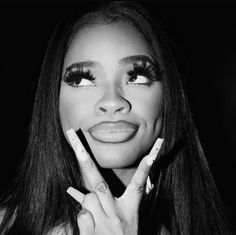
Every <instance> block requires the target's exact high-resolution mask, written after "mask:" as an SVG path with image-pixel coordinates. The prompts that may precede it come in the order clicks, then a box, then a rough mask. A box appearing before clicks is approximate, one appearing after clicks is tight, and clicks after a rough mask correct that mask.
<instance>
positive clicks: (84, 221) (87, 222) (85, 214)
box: [77, 209, 95, 235]
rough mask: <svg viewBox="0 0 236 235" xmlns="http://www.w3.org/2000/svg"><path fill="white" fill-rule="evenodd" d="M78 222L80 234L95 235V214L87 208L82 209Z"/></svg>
mask: <svg viewBox="0 0 236 235" xmlns="http://www.w3.org/2000/svg"><path fill="white" fill-rule="evenodd" d="M77 223H78V227H79V231H80V235H93V234H94V229H95V222H94V219H93V215H92V214H91V212H89V211H88V210H86V209H82V210H81V211H80V213H79V214H78V217H77Z"/></svg>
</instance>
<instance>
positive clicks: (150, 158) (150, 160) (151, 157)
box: [146, 153, 157, 166]
mask: <svg viewBox="0 0 236 235" xmlns="http://www.w3.org/2000/svg"><path fill="white" fill-rule="evenodd" d="M156 157H157V154H155V153H154V154H149V155H148V156H147V159H146V163H147V165H148V166H151V165H152V164H153V163H154V161H155V160H156Z"/></svg>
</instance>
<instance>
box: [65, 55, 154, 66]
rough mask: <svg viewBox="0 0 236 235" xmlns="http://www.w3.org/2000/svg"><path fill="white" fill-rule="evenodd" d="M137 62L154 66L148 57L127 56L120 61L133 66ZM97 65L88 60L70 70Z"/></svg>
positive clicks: (97, 63)
mask: <svg viewBox="0 0 236 235" xmlns="http://www.w3.org/2000/svg"><path fill="white" fill-rule="evenodd" d="M135 62H149V63H150V64H154V61H153V59H152V58H151V57H149V56H147V55H133V56H127V57H124V58H122V59H121V60H119V64H123V65H127V64H132V63H135ZM96 65H99V62H97V61H93V60H88V61H81V62H76V63H73V64H71V65H70V66H68V68H73V67H95V66H96Z"/></svg>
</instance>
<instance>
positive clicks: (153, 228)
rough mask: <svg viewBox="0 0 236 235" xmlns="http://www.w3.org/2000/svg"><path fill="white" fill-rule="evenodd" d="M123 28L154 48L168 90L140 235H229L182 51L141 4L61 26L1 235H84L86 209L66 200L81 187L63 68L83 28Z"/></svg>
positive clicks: (118, 5) (116, 5)
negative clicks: (63, 109) (62, 110)
mask: <svg viewBox="0 0 236 235" xmlns="http://www.w3.org/2000/svg"><path fill="white" fill-rule="evenodd" d="M119 21H124V22H127V23H130V24H132V25H133V26H134V27H135V28H136V29H137V30H138V31H139V32H140V33H141V34H142V35H143V36H144V38H145V40H146V41H147V43H148V44H149V45H150V48H151V49H152V51H153V55H154V59H155V60H156V62H157V65H158V66H159V70H160V74H161V76H162V83H163V90H164V110H163V121H164V122H163V129H162V132H163V133H162V135H163V137H164V139H165V141H164V146H163V148H162V151H161V153H160V159H159V160H158V162H157V163H154V165H153V167H152V169H151V172H150V176H151V180H152V183H153V184H154V188H153V190H152V191H151V192H150V193H149V194H148V195H145V196H144V197H143V200H142V202H141V206H140V219H139V223H140V225H139V234H160V231H161V228H162V226H165V227H166V228H167V229H168V230H169V231H170V233H171V234H173V235H175V234H198V235H199V234H212V235H213V234H214V235H220V234H222V235H223V234H224V235H225V234H230V233H229V231H230V230H229V228H228V225H227V222H226V219H225V218H226V216H225V212H224V206H223V204H222V202H221V199H220V197H219V194H218V192H217V189H216V186H215V183H214V180H213V178H212V175H211V173H210V170H209V167H208V164H207V162H206V158H205V156H204V152H203V149H202V147H201V143H200V141H199V137H198V133H197V130H196V127H195V125H194V121H193V117H192V115H191V110H190V107H189V104H188V100H187V97H186V93H185V92H184V86H183V82H182V78H181V76H180V73H179V71H178V68H177V66H176V62H175V57H174V55H173V51H174V50H175V49H174V47H175V46H174V44H173V43H172V42H171V41H170V39H169V38H168V36H167V35H166V33H165V32H164V30H163V29H162V26H161V24H160V23H159V22H158V20H157V19H155V18H151V16H150V15H149V14H148V12H147V11H146V10H145V9H144V8H143V7H142V6H141V5H140V4H137V3H134V2H124V1H114V2H111V3H109V4H107V5H105V6H102V7H100V8H99V9H97V10H94V11H92V12H89V13H87V14H85V15H84V16H82V17H80V18H79V19H78V16H76V18H73V17H71V18H67V19H66V20H62V21H61V22H60V23H59V24H58V25H57V27H56V29H55V31H54V33H53V35H52V37H51V40H50V42H49V45H48V48H47V52H46V55H45V58H44V62H43V65H42V71H41V74H40V78H39V82H38V87H37V92H36V96H35V104H34V109H33V115H32V120H31V125H30V128H29V140H28V147H27V149H26V153H25V157H24V159H23V162H22V164H21V166H20V169H19V173H18V176H17V177H16V182H15V184H14V187H13V188H11V190H10V191H9V193H8V194H7V195H6V197H5V198H4V200H3V201H2V203H1V207H2V208H6V213H5V216H4V219H3V221H2V224H1V226H0V233H1V234H2V233H4V234H24V235H26V234H34V235H39V234H45V233H47V232H48V231H50V230H51V229H53V228H54V227H58V226H61V227H64V228H70V229H72V231H73V233H74V234H78V233H79V231H78V227H77V214H78V212H79V210H80V209H81V208H80V206H79V205H77V204H76V203H75V202H74V201H73V199H71V198H70V196H68V195H67V194H66V193H65V192H66V189H67V188H68V187H69V186H71V185H73V186H74V187H76V188H78V189H81V185H82V179H81V175H80V170H79V166H78V163H77V161H76V158H75V156H74V153H73V151H72V149H71V148H70V146H69V144H68V143H67V141H66V139H65V137H64V135H63V132H62V129H61V125H60V118H59V110H58V108H59V93H60V84H61V75H62V67H63V62H64V57H65V55H66V52H67V49H68V47H69V45H70V42H71V41H72V40H73V37H74V35H76V34H77V33H78V32H79V31H80V30H81V29H82V28H83V27H86V26H88V25H94V24H113V23H116V22H119Z"/></svg>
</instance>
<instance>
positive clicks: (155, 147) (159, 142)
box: [149, 138, 164, 155]
mask: <svg viewBox="0 0 236 235" xmlns="http://www.w3.org/2000/svg"><path fill="white" fill-rule="evenodd" d="M163 140H164V139H161V138H158V139H157V140H156V142H155V144H154V145H153V147H152V149H151V151H150V153H149V155H152V154H158V152H159V150H160V148H161V145H162V143H163Z"/></svg>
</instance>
